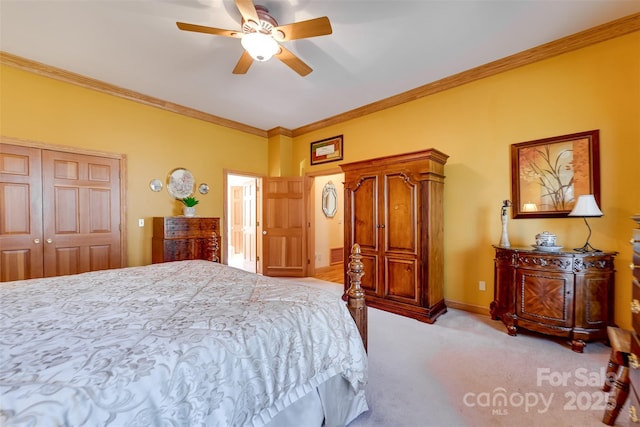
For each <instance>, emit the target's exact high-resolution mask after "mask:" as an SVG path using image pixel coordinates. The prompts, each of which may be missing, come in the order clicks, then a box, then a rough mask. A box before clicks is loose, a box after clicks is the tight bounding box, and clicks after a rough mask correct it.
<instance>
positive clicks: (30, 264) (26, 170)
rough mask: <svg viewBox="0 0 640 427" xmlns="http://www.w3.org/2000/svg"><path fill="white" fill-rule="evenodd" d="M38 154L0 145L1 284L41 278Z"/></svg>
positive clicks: (32, 149)
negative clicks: (0, 213)
mask: <svg viewBox="0 0 640 427" xmlns="http://www.w3.org/2000/svg"><path fill="white" fill-rule="evenodd" d="M40 153H41V152H40V150H39V149H36V148H29V147H22V146H16V145H9V144H0V211H1V212H2V215H1V216H0V281H2V282H6V281H10V280H22V279H32V278H37V277H42V275H43V264H42V253H43V242H42V200H41V198H42V177H41V156H40Z"/></svg>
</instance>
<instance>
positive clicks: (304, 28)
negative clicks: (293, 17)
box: [272, 16, 333, 41]
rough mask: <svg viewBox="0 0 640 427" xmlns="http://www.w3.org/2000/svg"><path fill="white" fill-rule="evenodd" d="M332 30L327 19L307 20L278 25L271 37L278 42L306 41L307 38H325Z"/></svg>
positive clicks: (324, 17)
mask: <svg viewBox="0 0 640 427" xmlns="http://www.w3.org/2000/svg"><path fill="white" fill-rule="evenodd" d="M332 32H333V29H332V28H331V23H330V22H329V18H327V17H326V16H323V17H322V18H314V19H309V20H307V21H300V22H294V23H293V24H287V25H280V26H279V27H275V28H274V29H273V31H272V34H273V36H274V37H275V38H276V40H278V41H287V40H297V39H306V38H308V37H316V36H326V35H328V34H331V33H332Z"/></svg>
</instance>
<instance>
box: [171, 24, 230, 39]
mask: <svg viewBox="0 0 640 427" xmlns="http://www.w3.org/2000/svg"><path fill="white" fill-rule="evenodd" d="M176 25H177V26H178V28H180V29H181V30H183V31H193V32H195V33H206V34H214V35H216V36H225V37H235V38H240V37H242V33H240V32H238V31H232V30H223V29H220V28H214V27H205V26H203V25H195V24H187V23H185V22H176Z"/></svg>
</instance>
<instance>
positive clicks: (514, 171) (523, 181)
mask: <svg viewBox="0 0 640 427" xmlns="http://www.w3.org/2000/svg"><path fill="white" fill-rule="evenodd" d="M583 194H593V195H594V196H595V198H596V202H597V203H598V205H600V132H599V130H591V131H587V132H580V133H574V134H570V135H562V136H556V137H552V138H545V139H539V140H535V141H527V142H520V143H518V144H512V145H511V201H512V203H513V206H512V212H513V217H514V218H560V217H565V216H567V215H568V214H569V212H571V210H572V209H573V207H574V205H575V202H576V200H578V196H581V195H583Z"/></svg>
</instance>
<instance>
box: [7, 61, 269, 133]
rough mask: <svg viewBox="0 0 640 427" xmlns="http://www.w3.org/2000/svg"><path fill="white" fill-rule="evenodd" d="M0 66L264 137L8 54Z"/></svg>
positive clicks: (252, 129)
mask: <svg viewBox="0 0 640 427" xmlns="http://www.w3.org/2000/svg"><path fill="white" fill-rule="evenodd" d="M0 63H1V64H3V65H8V66H10V67H14V68H17V69H20V70H23V71H28V72H30V73H33V74H37V75H40V76H44V77H49V78H52V79H55V80H59V81H62V82H66V83H71V84H74V85H77V86H80V87H83V88H86V89H92V90H95V91H98V92H102V93H106V94H108V95H113V96H117V97H119V98H124V99H127V100H129V101H135V102H139V103H141V104H144V105H149V106H151V107H156V108H160V109H162V110H166V111H170V112H172V113H177V114H181V115H183V116H187V117H191V118H194V119H198V120H203V121H205V122H209V123H213V124H216V125H219V126H224V127H227V128H231V129H235V130H239V131H241V132H246V133H250V134H253V135H257V136H261V137H263V138H266V137H267V132H266V131H264V130H262V129H258V128H255V127H253V126H248V125H246V124H244V123H240V122H236V121H233V120H228V119H224V118H222V117H218V116H214V115H213V114H209V113H205V112H203V111H199V110H196V109H193V108H189V107H185V106H183V105H180V104H175V103H173V102H168V101H164V100H162V99H158V98H154V97H152V96H148V95H144V94H142V93H140V92H136V91H133V90H129V89H125V88H122V87H119V86H115V85H112V84H110V83H105V82H103V81H100V80H96V79H92V78H90V77H86V76H83V75H80V74H76V73H72V72H71V71H67V70H63V69H61V68H56V67H52V66H50V65H46V64H43V63H41V62H36V61H32V60H30V59H26V58H22V57H20V56H17V55H13V54H11V53H8V52H3V51H0Z"/></svg>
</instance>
